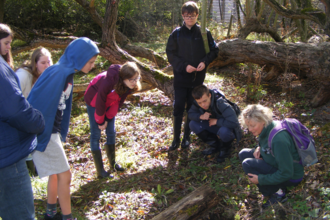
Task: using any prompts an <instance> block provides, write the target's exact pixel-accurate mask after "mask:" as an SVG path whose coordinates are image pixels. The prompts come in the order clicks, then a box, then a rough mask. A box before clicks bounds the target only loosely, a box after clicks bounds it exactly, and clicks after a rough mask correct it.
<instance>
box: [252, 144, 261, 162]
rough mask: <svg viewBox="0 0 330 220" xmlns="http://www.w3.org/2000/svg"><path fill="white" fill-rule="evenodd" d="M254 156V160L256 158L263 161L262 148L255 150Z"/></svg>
mask: <svg viewBox="0 0 330 220" xmlns="http://www.w3.org/2000/svg"><path fill="white" fill-rule="evenodd" d="M253 156H254V158H256V159H261V158H260V147H257V148H256V149H255V150H254V152H253Z"/></svg>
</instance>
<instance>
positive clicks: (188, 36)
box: [166, 1, 219, 150]
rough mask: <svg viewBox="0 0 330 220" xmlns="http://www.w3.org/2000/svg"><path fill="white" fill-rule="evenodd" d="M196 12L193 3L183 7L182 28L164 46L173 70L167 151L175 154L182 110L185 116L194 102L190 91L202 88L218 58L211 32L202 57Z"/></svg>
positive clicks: (184, 144)
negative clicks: (171, 138) (170, 129)
mask: <svg viewBox="0 0 330 220" xmlns="http://www.w3.org/2000/svg"><path fill="white" fill-rule="evenodd" d="M198 11H199V10H198V6H197V4H196V3H195V2H193V1H188V2H186V3H184V4H183V6H182V8H181V12H182V17H183V19H184V22H183V25H182V26H181V27H178V28H176V29H175V30H174V31H173V32H172V34H171V35H170V37H169V38H168V42H167V46H166V54H167V58H168V61H169V62H170V63H171V65H172V66H173V73H174V110H173V116H174V117H173V135H174V138H173V142H172V145H171V146H170V147H169V150H175V149H177V148H178V147H179V145H180V133H181V124H182V118H183V113H184V110H185V106H186V111H187V112H188V110H189V109H190V107H191V105H192V102H193V98H192V96H191V92H192V89H193V88H194V87H196V86H198V85H202V84H203V82H204V79H205V73H206V67H207V66H208V65H209V64H210V63H211V62H212V61H213V60H214V59H215V58H216V57H217V55H218V52H219V49H218V47H217V45H216V43H215V42H214V40H213V38H212V35H211V33H210V31H209V30H207V39H208V43H209V48H210V52H209V53H208V54H206V53H205V48H204V42H203V38H202V34H201V28H200V26H199V25H197V24H196V22H197V18H198ZM189 121H190V120H189V119H188V117H186V120H185V126H184V136H183V139H182V143H181V147H182V148H183V149H184V148H188V147H189V144H190V137H189V135H190V128H189Z"/></svg>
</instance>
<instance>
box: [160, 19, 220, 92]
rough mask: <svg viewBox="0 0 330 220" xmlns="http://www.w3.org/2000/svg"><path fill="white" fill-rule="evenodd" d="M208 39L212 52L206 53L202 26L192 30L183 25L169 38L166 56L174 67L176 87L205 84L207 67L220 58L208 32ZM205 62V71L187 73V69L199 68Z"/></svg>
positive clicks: (191, 86) (194, 27)
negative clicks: (191, 67) (189, 67)
mask: <svg viewBox="0 0 330 220" xmlns="http://www.w3.org/2000/svg"><path fill="white" fill-rule="evenodd" d="M207 39H208V42H209V47H210V52H209V53H208V54H206V53H205V48H204V42H203V38H202V33H201V29H200V26H199V25H197V24H195V25H194V26H193V27H192V28H191V29H190V30H189V29H188V28H187V27H186V25H185V24H183V25H182V26H181V27H178V28H176V29H175V30H174V31H173V32H172V34H171V35H170V37H169V38H168V41H167V45H166V54H167V58H168V61H169V62H170V64H171V65H172V66H173V73H174V87H186V88H194V87H196V86H198V85H201V84H203V82H204V79H205V72H206V68H207V66H208V65H209V64H210V63H211V62H212V61H213V60H214V59H215V58H216V57H217V56H218V53H219V48H218V46H217V45H216V43H215V41H214V40H213V38H212V35H211V33H210V31H209V30H207ZM200 62H205V68H204V70H202V71H200V72H196V73H187V72H186V67H187V66H188V65H191V66H193V67H196V68H197V66H198V64H199V63H200Z"/></svg>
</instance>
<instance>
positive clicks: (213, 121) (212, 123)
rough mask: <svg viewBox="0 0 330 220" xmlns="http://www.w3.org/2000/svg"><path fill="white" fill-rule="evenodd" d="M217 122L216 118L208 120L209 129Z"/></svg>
mask: <svg viewBox="0 0 330 220" xmlns="http://www.w3.org/2000/svg"><path fill="white" fill-rule="evenodd" d="M217 121H218V119H216V118H210V119H209V126H210V127H211V126H213V125H216V124H217Z"/></svg>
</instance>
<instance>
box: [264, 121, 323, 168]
mask: <svg viewBox="0 0 330 220" xmlns="http://www.w3.org/2000/svg"><path fill="white" fill-rule="evenodd" d="M283 130H286V131H287V132H288V133H289V134H290V135H291V137H292V139H293V141H294V143H295V146H296V149H297V151H298V154H299V156H300V161H294V162H296V163H300V164H301V165H303V166H307V167H309V166H310V165H313V164H315V163H316V162H317V161H318V160H317V156H316V151H315V142H314V139H313V137H312V136H311V135H310V132H309V130H308V128H306V127H305V126H304V125H303V124H302V123H301V122H300V121H298V120H297V119H293V118H286V119H284V120H282V121H280V123H278V124H277V125H276V126H275V127H274V128H273V129H272V130H271V132H270V134H269V137H268V147H269V148H270V152H271V154H272V155H273V156H274V154H273V151H272V140H273V138H274V136H275V135H276V134H277V133H278V132H280V131H283Z"/></svg>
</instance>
